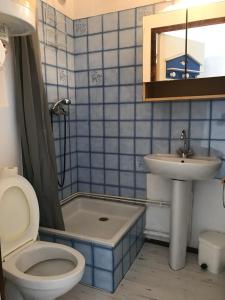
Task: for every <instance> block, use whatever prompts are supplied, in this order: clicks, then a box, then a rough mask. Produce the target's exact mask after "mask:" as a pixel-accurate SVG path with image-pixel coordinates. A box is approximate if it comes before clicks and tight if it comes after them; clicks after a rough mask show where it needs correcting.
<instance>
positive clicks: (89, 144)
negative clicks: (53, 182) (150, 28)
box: [40, 3, 225, 198]
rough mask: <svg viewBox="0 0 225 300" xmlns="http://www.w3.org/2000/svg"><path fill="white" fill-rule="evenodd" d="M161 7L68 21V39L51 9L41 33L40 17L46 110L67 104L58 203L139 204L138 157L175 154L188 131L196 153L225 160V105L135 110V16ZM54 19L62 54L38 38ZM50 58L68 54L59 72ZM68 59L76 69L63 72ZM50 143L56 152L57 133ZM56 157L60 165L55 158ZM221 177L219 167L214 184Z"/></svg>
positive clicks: (138, 30) (138, 70) (138, 25)
mask: <svg viewBox="0 0 225 300" xmlns="http://www.w3.org/2000/svg"><path fill="white" fill-rule="evenodd" d="M161 6H162V3H161V4H155V5H151V6H144V7H140V8H136V9H130V10H125V11H119V12H114V13H109V14H104V15H100V16H96V17H90V18H85V19H81V20H75V21H74V36H73V34H72V30H71V22H72V21H71V20H70V19H68V18H66V17H64V16H63V15H61V14H59V13H58V12H55V11H54V10H53V9H52V8H50V9H51V10H53V11H54V16H55V18H54V22H53V23H54V24H46V25H45V21H43V20H44V18H43V17H42V22H40V25H41V26H40V31H41V34H40V39H41V45H42V48H43V45H45V47H44V50H45V53H44V54H43V57H44V58H45V60H44V61H43V65H44V66H45V68H44V74H46V77H47V79H45V80H46V85H47V90H48V96H49V102H51V100H52V99H53V98H54V99H55V98H57V97H58V94H59V93H64V94H63V95H65V94H66V95H67V94H69V95H70V94H72V95H70V97H72V100H73V105H72V106H71V108H70V109H71V113H70V120H69V129H70V133H71V132H72V133H71V134H70V135H69V138H68V142H69V143H70V144H71V145H70V148H68V149H69V152H68V156H69V157H70V160H69V161H70V165H69V166H68V169H67V186H66V187H65V189H64V190H63V191H64V194H63V195H62V196H65V195H67V194H69V193H70V191H71V192H72V191H75V190H76V188H74V189H73V187H77V191H80V192H93V193H102V194H109V195H120V196H126V197H136V198H145V197H146V178H145V174H146V168H145V166H144V162H143V156H144V155H145V154H148V153H168V152H171V153H174V152H175V151H176V149H177V148H178V147H179V146H181V142H180V141H179V136H180V132H181V130H182V128H184V129H186V130H187V131H188V133H189V137H190V143H191V147H192V148H193V150H194V151H195V153H197V154H209V155H219V156H221V157H222V158H223V159H225V101H221V100H218V101H216V100H213V101H180V102H179V101H178V102H169V103H168V102H162V103H143V102H142V16H143V15H149V14H153V13H155V12H157V11H158V9H159V8H161ZM44 7H45V6H43V11H45V8H44ZM58 16H60V18H64V20H65V24H66V25H67V26H66V28H67V30H68V31H67V38H69V39H70V41H69V43H68V44H63V46H64V47H65V45H66V46H67V49H66V50H64V49H62V50H60V49H58V50H55V49H56V47H54V46H48V45H46V41H45V40H46V38H45V39H44V37H43V25H45V26H46V27H48V28H51V29H53V30H54V32H56V33H57V32H58V31H59V28H60V30H61V29H62V28H61V25H59V24H58V23H57V22H58V19H60V18H59V17H58ZM57 24H58V25H57ZM53 25H54V26H53ZM64 29H65V27H64ZM56 35H57V34H56ZM49 36H50V37H51V35H49ZM53 36H55V35H53ZM73 37H74V49H73V47H71V39H73ZM59 47H60V46H59ZM50 50H52V51H50ZM55 51H56V52H57V53H58V56H59V53H60V54H62V53H63V54H65V53H66V54H67V64H65V65H64V67H62V66H61V65H60V64H61V63H62V61H63V59H62V58H60V59H58V60H57V55H56V54H55ZM72 57H73V58H72ZM69 59H70V60H71V61H73V59H74V60H75V65H74V64H73V63H69V64H68V60H69ZM72 66H75V67H74V74H75V98H74V85H73V86H72V83H71V82H72V80H70V83H68V81H69V80H68V77H69V74H71V73H72V71H73V70H72ZM60 70H64V71H65V73H66V74H67V81H66V83H65V85H63V84H62V83H61V82H60V80H59V78H60V75H59V72H60ZM57 71H58V76H57ZM74 100H75V102H74ZM75 103H76V104H75ZM74 104H75V105H74ZM57 126H58V127H59V126H60V124H58V122H57ZM58 132H59V130H58ZM55 139H56V147H58V148H59V146H57V144H59V141H60V136H59V135H57V132H56V134H55ZM58 153H59V151H58ZM57 157H58V161H59V164H60V161H61V160H60V155H59V154H58V156H57ZM76 161H77V163H76ZM76 167H77V169H76ZM75 170H77V173H76V172H75ZM71 173H72V174H73V179H72V178H70V174H71ZM224 175H225V162H223V166H222V168H221V171H220V172H219V174H218V175H217V177H222V176H224ZM76 176H77V178H76ZM76 179H77V185H76Z"/></svg>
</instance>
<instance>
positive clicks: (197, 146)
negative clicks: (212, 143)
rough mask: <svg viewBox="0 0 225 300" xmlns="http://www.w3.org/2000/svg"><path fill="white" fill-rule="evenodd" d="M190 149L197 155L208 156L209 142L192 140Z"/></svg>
mask: <svg viewBox="0 0 225 300" xmlns="http://www.w3.org/2000/svg"><path fill="white" fill-rule="evenodd" d="M190 148H191V149H192V150H193V151H194V153H195V154H197V155H205V156H208V152H209V151H208V150H209V149H208V148H209V142H208V141H204V140H191V141H190Z"/></svg>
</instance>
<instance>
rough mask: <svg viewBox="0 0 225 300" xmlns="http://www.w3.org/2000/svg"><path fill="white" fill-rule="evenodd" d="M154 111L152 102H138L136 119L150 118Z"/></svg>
mask: <svg viewBox="0 0 225 300" xmlns="http://www.w3.org/2000/svg"><path fill="white" fill-rule="evenodd" d="M151 113H152V106H151V103H137V104H136V119H137V120H150V119H151Z"/></svg>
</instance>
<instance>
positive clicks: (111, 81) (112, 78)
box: [104, 69, 118, 98]
mask: <svg viewBox="0 0 225 300" xmlns="http://www.w3.org/2000/svg"><path fill="white" fill-rule="evenodd" d="M104 83H105V85H118V69H107V70H105V71H104ZM106 95H107V94H106ZM117 98H118V97H117Z"/></svg>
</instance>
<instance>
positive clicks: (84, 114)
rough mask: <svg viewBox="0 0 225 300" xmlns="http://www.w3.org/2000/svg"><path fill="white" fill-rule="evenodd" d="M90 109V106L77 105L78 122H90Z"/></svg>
mask: <svg viewBox="0 0 225 300" xmlns="http://www.w3.org/2000/svg"><path fill="white" fill-rule="evenodd" d="M88 119H89V109H88V105H77V120H86V121H87V120H88Z"/></svg>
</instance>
